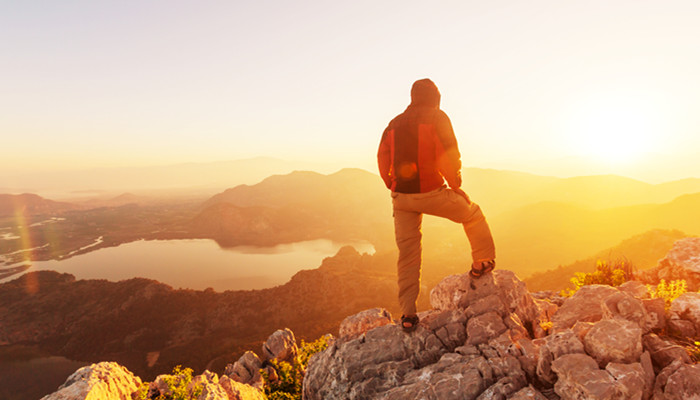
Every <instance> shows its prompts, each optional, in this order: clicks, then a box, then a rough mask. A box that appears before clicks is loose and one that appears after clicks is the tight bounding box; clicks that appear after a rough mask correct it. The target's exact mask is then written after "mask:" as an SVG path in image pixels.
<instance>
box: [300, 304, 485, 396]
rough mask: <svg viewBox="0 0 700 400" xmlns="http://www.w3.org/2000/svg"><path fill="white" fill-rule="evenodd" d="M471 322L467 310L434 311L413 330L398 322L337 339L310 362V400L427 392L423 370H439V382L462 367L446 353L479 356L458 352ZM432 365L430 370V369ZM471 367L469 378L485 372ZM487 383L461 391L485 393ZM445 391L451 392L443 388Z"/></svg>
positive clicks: (307, 379) (429, 373) (306, 389)
mask: <svg viewBox="0 0 700 400" xmlns="http://www.w3.org/2000/svg"><path fill="white" fill-rule="evenodd" d="M465 324H466V317H465V316H464V314H463V311H459V310H446V311H433V312H430V313H427V314H424V315H422V321H421V324H420V325H419V326H418V328H417V329H416V330H415V331H414V332H412V333H410V334H406V333H405V332H404V331H403V330H402V329H401V328H400V327H399V326H397V325H384V326H380V327H378V328H374V329H372V330H370V331H368V332H366V333H365V334H364V335H362V336H359V337H357V338H355V339H352V340H348V341H337V342H335V343H334V344H332V345H331V346H329V347H328V348H327V349H326V350H325V351H323V352H320V353H317V354H315V355H314V356H313V357H312V358H311V360H310V361H309V367H308V369H307V371H306V376H305V379H304V398H306V399H366V398H377V397H379V396H380V395H381V396H385V395H386V396H389V397H386V398H399V397H400V396H402V395H406V394H407V393H417V392H416V391H420V390H422V389H421V388H419V386H420V385H419V382H422V383H425V382H427V380H419V377H420V376H423V374H425V375H424V376H426V377H431V376H433V375H434V374H435V375H434V377H433V378H431V379H435V380H436V381H435V382H438V381H440V379H441V378H440V377H446V376H451V375H453V374H454V373H456V372H455V371H456V370H453V369H454V368H457V370H459V371H462V369H461V368H462V366H460V365H455V366H452V367H450V368H448V365H447V364H448V361H450V360H452V359H451V358H449V357H447V358H445V359H443V358H442V357H443V356H445V355H446V353H447V354H452V356H450V357H457V356H459V359H460V360H462V361H463V362H467V361H469V360H472V359H474V358H475V356H472V355H468V356H464V355H461V354H457V353H452V352H453V351H455V348H456V347H457V346H461V345H462V344H464V340H465V339H466V326H465ZM477 354H478V353H477ZM439 360H442V364H439ZM437 364H439V365H437ZM472 366H473V365H472ZM426 367H429V368H428V369H424V368H426ZM468 369H471V367H469V368H467V369H466V370H464V371H462V372H464V373H465V374H467V375H466V376H472V375H474V376H478V375H479V372H478V371H476V372H474V371H473V372H468V373H467V370H468ZM446 371H447V372H446ZM426 379H428V378H426ZM479 382H481V381H479ZM455 384H457V383H455ZM460 384H461V383H460ZM465 384H467V383H466V382H465ZM469 385H471V384H469ZM482 385H486V383H484V382H481V383H477V384H475V386H470V388H465V387H461V388H460V389H459V390H460V393H466V392H469V391H471V390H477V389H478V391H479V393H480V392H481V391H483V390H484V389H485V387H482ZM445 387H447V386H445ZM443 389H444V390H447V389H446V388H442V389H440V390H443ZM390 390H391V393H388V392H389V391H390ZM455 390H457V389H455Z"/></svg>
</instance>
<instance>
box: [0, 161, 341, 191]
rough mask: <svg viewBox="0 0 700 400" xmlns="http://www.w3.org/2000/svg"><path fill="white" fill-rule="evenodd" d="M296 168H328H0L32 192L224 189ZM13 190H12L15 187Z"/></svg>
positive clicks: (224, 164) (301, 165)
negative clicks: (24, 169) (43, 169)
mask: <svg viewBox="0 0 700 400" xmlns="http://www.w3.org/2000/svg"><path fill="white" fill-rule="evenodd" d="M297 169H313V170H322V171H326V170H328V167H327V166H325V165H323V164H319V163H313V162H306V161H287V160H280V159H276V158H270V157H257V158H250V159H241V160H232V161H219V162H208V163H182V164H171V165H160V166H148V167H112V168H94V169H82V170H69V171H65V170H64V171H43V172H32V173H30V172H26V173H19V174H18V173H14V172H11V171H4V172H2V171H0V182H2V184H3V187H6V188H23V189H22V190H23V191H30V192H35V193H41V192H55V191H64V192H69V191H75V190H87V189H89V190H109V191H111V192H113V191H115V190H119V191H124V190H127V191H135V190H141V191H143V190H149V191H152V190H157V189H166V188H208V187H213V188H225V187H230V186H231V185H237V184H243V183H254V182H258V181H260V180H262V179H264V178H265V177H268V176H270V175H272V174H282V173H289V172H291V171H293V170H297ZM15 190H16V189H15Z"/></svg>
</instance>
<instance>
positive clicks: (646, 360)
mask: <svg viewBox="0 0 700 400" xmlns="http://www.w3.org/2000/svg"><path fill="white" fill-rule="evenodd" d="M639 364H640V365H641V366H642V369H643V370H644V395H643V396H642V398H643V399H644V400H647V399H650V398H651V396H652V394H653V392H654V380H655V379H656V375H654V366H653V364H652V362H651V355H650V354H649V352H648V351H644V353H642V356H641V357H639Z"/></svg>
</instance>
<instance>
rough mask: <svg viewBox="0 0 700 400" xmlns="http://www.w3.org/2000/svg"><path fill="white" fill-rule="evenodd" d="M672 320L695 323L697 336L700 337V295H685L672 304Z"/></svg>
mask: <svg viewBox="0 0 700 400" xmlns="http://www.w3.org/2000/svg"><path fill="white" fill-rule="evenodd" d="M671 319H683V320H686V321H690V322H692V323H693V325H694V327H695V336H696V337H697V336H700V293H683V294H682V295H680V296H678V298H677V299H675V300H674V301H673V303H671Z"/></svg>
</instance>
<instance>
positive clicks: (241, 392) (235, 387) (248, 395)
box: [219, 375, 267, 400]
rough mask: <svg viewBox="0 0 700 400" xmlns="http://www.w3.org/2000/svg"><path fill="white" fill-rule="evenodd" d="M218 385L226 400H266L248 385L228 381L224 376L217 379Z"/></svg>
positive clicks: (258, 391)
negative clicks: (226, 397) (226, 396)
mask: <svg viewBox="0 0 700 400" xmlns="http://www.w3.org/2000/svg"><path fill="white" fill-rule="evenodd" d="M219 385H221V387H222V388H223V389H224V391H225V392H226V394H227V395H228V400H267V397H265V395H264V394H263V393H262V392H261V391H260V390H257V389H255V388H253V387H252V386H250V385H245V384H242V383H240V382H236V381H234V380H233V379H230V378H229V377H227V376H226V375H224V376H222V377H221V379H219Z"/></svg>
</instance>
